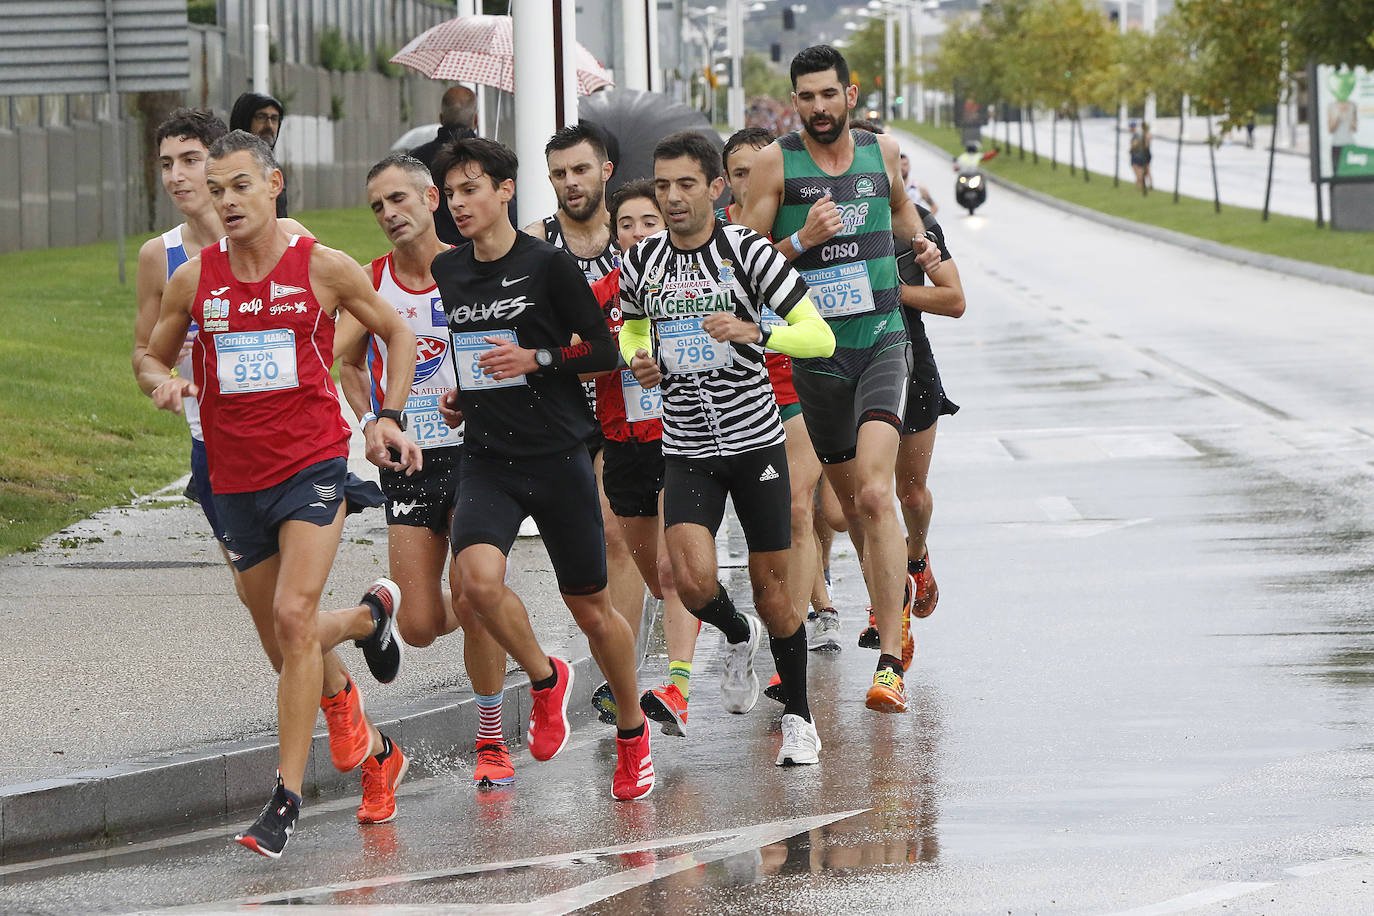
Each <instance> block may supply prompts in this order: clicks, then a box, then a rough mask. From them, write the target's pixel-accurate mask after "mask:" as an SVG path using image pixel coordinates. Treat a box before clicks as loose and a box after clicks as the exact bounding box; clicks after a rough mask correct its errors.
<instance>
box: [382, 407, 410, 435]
mask: <svg viewBox="0 0 1374 916" xmlns="http://www.w3.org/2000/svg"><path fill="white" fill-rule="evenodd" d="M377 417H378V418H379V419H380V418H381V417H386V418H387V419H388V420H395V421H396V425H397V426H399V427H400V428H401V432H405V431H406V412H405V411H404V410H379V411H377Z"/></svg>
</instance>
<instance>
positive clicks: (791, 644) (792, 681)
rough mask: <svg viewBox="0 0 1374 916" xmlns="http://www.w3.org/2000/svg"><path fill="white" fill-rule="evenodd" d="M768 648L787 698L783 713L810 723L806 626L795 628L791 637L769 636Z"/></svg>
mask: <svg viewBox="0 0 1374 916" xmlns="http://www.w3.org/2000/svg"><path fill="white" fill-rule="evenodd" d="M768 648H769V649H771V650H772V651H773V663H774V664H775V665H777V668H778V677H779V678H781V679H782V690H783V694H784V695H785V696H786V697H787V702H786V703H785V704H784V705H783V710H782V711H783V713H784V714H785V715H789V714H790V715H794V716H801V717H802V718H803V719H805V720H806V721H808V722H810V721H811V707H810V706H809V705H807V702H806V656H807V654H808V653H807V651H806V624H802V625H801V626H799V627H797V632H795V633H793V634H792V635H791V636H784V637H782V638H781V639H779V638H778V637H776V636H772V635H770V636H769V637H768Z"/></svg>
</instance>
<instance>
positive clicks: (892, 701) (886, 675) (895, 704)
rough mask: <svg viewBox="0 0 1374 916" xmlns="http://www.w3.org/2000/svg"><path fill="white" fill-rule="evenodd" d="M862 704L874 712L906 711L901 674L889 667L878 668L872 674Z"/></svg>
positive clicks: (904, 690)
mask: <svg viewBox="0 0 1374 916" xmlns="http://www.w3.org/2000/svg"><path fill="white" fill-rule="evenodd" d="M864 705H865V706H867V707H868V708H869V709H871V710H873V711H874V712H906V688H905V687H904V686H903V684H902V676H901V675H900V674H898V673H897V672H895V671H893V670H892V669H891V668H879V669H878V670H877V671H876V672H875V673H874V675H873V686H872V687H870V688H868V696H867V697H866V698H865V700H864Z"/></svg>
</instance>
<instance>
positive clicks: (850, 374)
mask: <svg viewBox="0 0 1374 916" xmlns="http://www.w3.org/2000/svg"><path fill="white" fill-rule="evenodd" d="M791 76H792V86H793V93H792V101H793V104H794V106H795V107H796V110H797V114H798V115H799V116H800V118H801V121H802V127H803V129H802V131H800V132H798V133H794V134H788V135H786V136H784V137H782V138H781V139H780V140H779V141H778V142H777V143H776V144H774V145H772V146H769V147H766V148H765V149H764V150H762V151H761V152H760V153H759V155H758V157H757V158H756V159H755V161H754V169H753V174H752V176H751V182H750V184H751V189H750V199H749V205H748V208H747V210H746V212H745V217H744V219H745V223H746V224H747V225H749V226H750V227H751V228H753V229H754V230H755V231H757V232H761V233H770V234H771V237H772V238H773V239H775V245H776V246H777V248H778V250H779V251H781V252H782V253H783V254H784V255H785V256H786V257H788V258H789V259H790V260H792V261H793V262H794V264H795V266H796V267H797V268H798V269H799V270H801V273H802V276H803V277H804V278H805V279H806V282H807V284H808V286H810V288H811V295H812V296H813V297H814V299H815V301H816V305H817V307H818V308H819V310H820V312H821V314H822V316H824V317H825V320H826V322H827V323H828V324H829V325H830V327H831V329H832V330H833V331H834V333H835V340H836V347H835V352H834V354H833V355H832V356H829V357H825V358H822V359H812V360H796V361H794V362H793V366H792V380H793V384H794V385H795V386H796V389H797V394H798V396H799V397H800V398H801V404H802V413H803V416H805V418H806V428H807V432H808V433H809V434H810V436H811V442H812V444H813V445H814V446H815V448H816V455H817V457H819V458H820V460H821V464H822V465H824V466H825V475H826V478H827V479H828V480H829V481H830V483H831V485H832V486H833V487H834V489H835V493H836V495H837V496H838V497H839V500H840V504H841V506H842V507H843V509H844V513H845V516H846V518H847V519H848V520H849V523H850V525H851V526H855V527H857V528H858V529H859V530H860V531H861V532H862V535H861V536H862V538H863V541H864V545H865V549H864V557H863V563H862V566H863V571H864V579H865V581H866V583H867V585H868V592H869V600H870V601H871V602H872V604H873V609H874V615H875V617H876V620H877V625H878V633H879V636H880V640H881V654H880V655H879V658H878V669H877V671H876V672H875V673H874V676H873V686H872V687H870V688H869V690H868V693H867V695H866V697H865V701H864V702H865V705H866V706H867V707H868V708H869V709H873V710H877V711H881V712H905V711H906V708H907V706H906V692H905V687H904V684H903V674H904V673H905V671H904V667H903V665H902V652H903V642H904V641H905V640H907V639H910V638H911V637H910V635H909V632H908V627H906V626H905V625H904V621H906V620H909V618H910V601H911V595H910V589H908V588H906V585H907V582H908V576H907V574H906V564H905V562H904V560H905V554H906V549H905V544H904V541H903V538H902V529H901V524H900V522H899V520H898V516H897V511H896V492H895V484H894V473H895V467H896V463H897V447H898V444H899V441H900V438H901V429H902V419H903V416H904V414H905V412H906V395H907V385H908V382H909V379H910V376H911V347H910V342H909V339H908V336H907V332H906V327H905V325H904V324H903V322H902V316H901V311H900V309H901V301H900V297H899V290H898V287H899V284H898V280H897V267H896V262H895V259H894V258H893V246H892V236H893V233H894V232H895V233H896V234H897V235H898V236H899V237H900V238H904V239H905V238H910V239H912V240H913V241H912V245H913V248H915V249H916V251H917V253H918V256H920V255H923V254H924V255H926V256H927V259H928V260H931V261H934V259H935V258H938V253H936V254H935V255H933V256H932V255H930V254H929V253H928V250H930V249H933V246H932V245H931V243H930V242H929V241H928V240H927V239H926V238H925V236H924V230H923V229H922V227H921V224H920V220H919V219H918V217H917V215H916V209H915V207H914V206H912V203H911V200H910V199H909V198H908V197H907V196H906V192H905V190H904V187H903V184H902V181H901V178H900V164H899V158H898V157H899V155H900V151H899V150H898V148H897V143H896V141H895V140H893V139H891V138H889V137H883V136H875V135H873V134H870V133H866V132H863V131H851V130H850V129H849V110H850V109H851V108H853V107H854V104H855V102H856V101H857V100H858V87H857V86H853V85H850V82H849V66H848V64H847V63H846V62H845V59H844V57H843V56H842V55H841V54H840V52H838V51H836V50H835V49H834V48H832V47H830V46H829V45H816V46H813V47H810V48H807V49H806V50H804V51H802V52H801V53H800V54H798V55H797V56H796V57H795V58H793V60H792V66H791ZM904 592H905V593H906V594H905V596H904Z"/></svg>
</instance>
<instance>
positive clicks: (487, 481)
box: [449, 445, 606, 595]
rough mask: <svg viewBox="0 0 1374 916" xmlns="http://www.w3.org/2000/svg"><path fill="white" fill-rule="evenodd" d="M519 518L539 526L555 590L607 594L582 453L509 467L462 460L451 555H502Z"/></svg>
mask: <svg viewBox="0 0 1374 916" xmlns="http://www.w3.org/2000/svg"><path fill="white" fill-rule="evenodd" d="M526 516H530V517H531V518H533V519H534V522H535V524H536V525H538V526H539V534H540V536H541V537H542V538H543V540H544V549H545V550H547V551H548V553H549V560H550V562H551V563H552V564H553V572H554V575H555V576H556V577H557V578H558V588H559V590H560V591H562V592H563V593H564V594H566V595H590V594H593V593H595V592H599V591H601V589H603V588H605V587H606V531H605V528H604V527H603V526H602V522H601V499H600V497H599V496H597V493H596V474H595V472H593V470H592V459H591V457H590V456H589V455H588V454H587V449H586V448H585V447H584V446H582V445H577V446H574V447H573V448H572V449H570V450H568V451H566V452H561V453H558V454H555V455H541V456H536V457H530V458H520V459H518V460H514V461H512V460H509V459H503V458H487V457H479V456H476V455H471V454H469V455H465V456H464V457H463V463H462V470H461V471H460V472H459V484H458V499H457V501H456V503H455V505H454V510H453V527H452V529H451V530H450V532H449V544H450V546H451V547H452V549H453V554H454V556H457V555H458V554H459V553H461V552H462V551H463V548H465V547H471V546H472V545H473V544H491V545H492V546H494V547H496V548H497V549H498V550H500V551H501V552H502V553H503V554H506V555H507V556H509V555H510V549H511V545H513V544H514V543H515V538H516V535H518V534H519V533H520V523H521V522H523V521H524V520H525V517H526Z"/></svg>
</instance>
